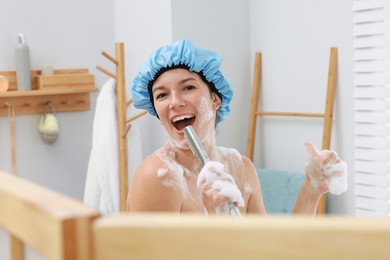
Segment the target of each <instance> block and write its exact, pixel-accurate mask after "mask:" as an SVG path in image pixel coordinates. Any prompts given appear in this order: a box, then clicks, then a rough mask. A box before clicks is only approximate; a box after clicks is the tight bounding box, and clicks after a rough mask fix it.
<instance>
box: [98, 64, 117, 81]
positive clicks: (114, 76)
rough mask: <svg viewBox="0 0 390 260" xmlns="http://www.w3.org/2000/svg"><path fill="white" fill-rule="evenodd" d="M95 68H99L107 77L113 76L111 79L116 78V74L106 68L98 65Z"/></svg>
mask: <svg viewBox="0 0 390 260" xmlns="http://www.w3.org/2000/svg"><path fill="white" fill-rule="evenodd" d="M96 69H98V70H100V71H101V72H103V73H104V74H106V75H108V76H109V77H111V78H113V79H117V76H116V75H115V74H113V73H111V72H109V71H108V70H106V69H104V68H102V67H100V66H96Z"/></svg>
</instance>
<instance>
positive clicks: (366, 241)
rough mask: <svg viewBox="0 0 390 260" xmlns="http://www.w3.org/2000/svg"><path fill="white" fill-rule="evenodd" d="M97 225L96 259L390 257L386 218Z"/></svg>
mask: <svg viewBox="0 0 390 260" xmlns="http://www.w3.org/2000/svg"><path fill="white" fill-rule="evenodd" d="M94 226H95V227H94V238H95V249H96V252H95V255H96V259H98V260H106V259H107V260H108V259H116V260H118V259H119V260H120V259H130V258H131V259H137V260H142V259H160V260H163V259H186V260H200V259H202V260H215V259H224V260H228V259H232V260H237V259H245V260H248V259H283V260H285V259H297V260H303V259H310V260H312V259H315V260H321V259H324V260H325V259H326V260H329V259H348V260H349V259H353V260H359V259H370V260H372V259H390V250H389V243H390V220H386V219H377V220H373V219H357V218H346V217H317V218H313V217H291V216H280V217H275V216H272V217H264V216H263V217H261V216H253V215H252V216H246V217H244V218H241V219H238V218H232V217H230V216H226V217H222V216H219V217H217V216H209V217H205V216H199V215H196V216H195V215H161V214H160V215H157V214H149V215H148V214H140V215H134V214H132V215H121V216H116V217H109V218H102V219H99V220H97V221H96V222H95V224H94Z"/></svg>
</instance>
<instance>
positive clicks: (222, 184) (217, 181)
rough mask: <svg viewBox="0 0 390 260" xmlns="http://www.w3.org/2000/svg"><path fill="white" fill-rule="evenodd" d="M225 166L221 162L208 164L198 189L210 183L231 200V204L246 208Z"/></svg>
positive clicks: (199, 180)
mask: <svg viewBox="0 0 390 260" xmlns="http://www.w3.org/2000/svg"><path fill="white" fill-rule="evenodd" d="M224 168H225V167H224V165H223V164H222V163H219V162H208V163H206V165H205V166H204V167H203V168H202V170H201V172H200V173H199V176H198V181H197V186H198V189H200V187H201V186H202V184H203V183H208V184H209V185H211V187H212V188H213V189H214V190H215V191H217V193H218V194H219V195H222V196H224V197H228V198H230V201H231V202H235V203H237V205H238V206H239V207H244V206H245V202H244V199H243V197H242V194H241V191H240V190H239V189H238V187H237V185H236V183H235V181H234V179H233V177H232V176H231V175H230V174H228V173H226V172H225V169H224ZM217 211H219V210H217Z"/></svg>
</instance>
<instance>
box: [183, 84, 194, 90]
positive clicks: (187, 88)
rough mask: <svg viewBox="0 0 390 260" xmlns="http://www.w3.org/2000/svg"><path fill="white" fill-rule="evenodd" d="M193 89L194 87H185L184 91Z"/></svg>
mask: <svg viewBox="0 0 390 260" xmlns="http://www.w3.org/2000/svg"><path fill="white" fill-rule="evenodd" d="M193 89H195V86H193V85H188V86H185V90H193Z"/></svg>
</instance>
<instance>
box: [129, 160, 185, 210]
mask: <svg viewBox="0 0 390 260" xmlns="http://www.w3.org/2000/svg"><path fill="white" fill-rule="evenodd" d="M159 171H160V172H159ZM164 171H165V172H164ZM162 173H164V174H162ZM172 174H174V173H170V172H169V170H168V168H167V167H166V165H165V164H164V163H163V162H162V161H161V160H160V159H159V158H158V157H157V156H155V155H151V156H149V157H147V158H146V159H145V160H144V161H143V162H142V163H141V165H140V167H139V168H138V169H137V171H136V173H135V175H134V177H133V179H132V183H131V186H130V188H129V193H128V195H127V201H126V204H127V210H128V211H132V212H136V211H143V212H145V211H149V212H157V211H158V212H163V211H166V212H178V213H179V212H180V209H181V206H182V203H183V196H182V191H181V190H180V189H174V188H173V187H170V186H169V185H167V184H168V183H169V178H170V177H171V178H172ZM164 181H165V182H164Z"/></svg>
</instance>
